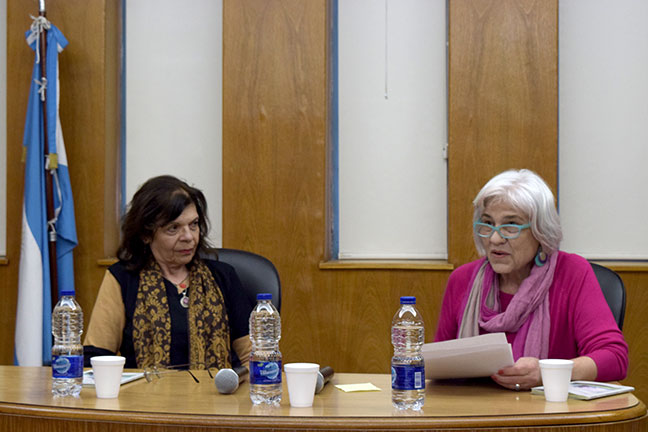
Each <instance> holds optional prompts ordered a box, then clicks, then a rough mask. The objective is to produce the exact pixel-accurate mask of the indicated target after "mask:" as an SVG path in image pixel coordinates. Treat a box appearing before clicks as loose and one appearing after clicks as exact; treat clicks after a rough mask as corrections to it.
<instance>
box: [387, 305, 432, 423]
mask: <svg viewBox="0 0 648 432" xmlns="http://www.w3.org/2000/svg"><path fill="white" fill-rule="evenodd" d="M400 304H401V307H400V309H398V312H396V315H394V319H393V320H392V327H391V339H392V345H394V356H393V357H392V361H391V374H392V405H394V407H396V408H398V409H411V410H416V411H418V410H420V409H421V408H422V407H423V403H424V402H425V363H424V361H423V355H422V354H421V347H422V346H423V341H424V340H425V329H424V326H423V318H422V317H421V314H420V313H419V311H418V310H416V306H415V304H416V297H401V298H400Z"/></svg>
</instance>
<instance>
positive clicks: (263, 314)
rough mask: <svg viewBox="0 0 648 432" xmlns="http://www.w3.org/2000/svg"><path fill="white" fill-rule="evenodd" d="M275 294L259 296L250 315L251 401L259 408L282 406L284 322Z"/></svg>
mask: <svg viewBox="0 0 648 432" xmlns="http://www.w3.org/2000/svg"><path fill="white" fill-rule="evenodd" d="M271 300H272V294H257V305H256V307H255V308H254V309H253V310H252V313H251V314H250V340H251V341H252V352H251V353H250V399H251V400H252V403H253V404H255V405H258V404H268V405H279V403H280V402H281V352H280V351H279V339H281V318H280V317H279V311H277V308H275V307H274V305H273V304H272V302H271Z"/></svg>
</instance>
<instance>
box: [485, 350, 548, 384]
mask: <svg viewBox="0 0 648 432" xmlns="http://www.w3.org/2000/svg"><path fill="white" fill-rule="evenodd" d="M491 378H492V379H493V381H495V382H496V383H497V384H499V385H501V386H502V387H506V388H508V389H511V390H528V389H530V388H531V387H535V386H538V385H540V384H541V383H542V378H541V376H540V364H539V363H538V359H537V358H535V357H520V358H519V359H518V361H516V362H515V364H514V365H513V366H509V367H505V368H502V369H500V370H499V371H497V373H496V374H495V375H492V376H491ZM516 384H517V385H516Z"/></svg>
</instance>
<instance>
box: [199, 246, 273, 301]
mask: <svg viewBox="0 0 648 432" xmlns="http://www.w3.org/2000/svg"><path fill="white" fill-rule="evenodd" d="M201 256H202V257H203V258H209V259H213V260H217V261H222V262H225V263H227V264H229V265H231V266H232V267H234V269H235V270H236V274H238V277H239V279H241V284H242V285H243V289H244V290H245V293H246V295H247V296H248V298H249V299H250V301H251V302H252V304H256V295H257V294H259V293H270V294H272V303H273V304H274V305H275V307H276V308H277V310H278V311H279V312H281V281H280V280H279V273H278V272H277V269H276V268H275V266H274V264H272V262H271V261H270V260H269V259H267V258H265V257H262V256H261V255H257V254H255V253H252V252H248V251H244V250H240V249H227V248H214V249H210V250H208V251H207V252H206V253H202V254H201Z"/></svg>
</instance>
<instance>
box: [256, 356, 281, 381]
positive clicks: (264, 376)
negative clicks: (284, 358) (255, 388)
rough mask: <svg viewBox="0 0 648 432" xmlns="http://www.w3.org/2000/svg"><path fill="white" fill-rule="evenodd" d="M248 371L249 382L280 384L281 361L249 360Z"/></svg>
mask: <svg viewBox="0 0 648 432" xmlns="http://www.w3.org/2000/svg"><path fill="white" fill-rule="evenodd" d="M250 372H252V373H251V374H250V384H281V361H278V362H272V361H270V362H264V361H259V362H257V361H251V362H250Z"/></svg>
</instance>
